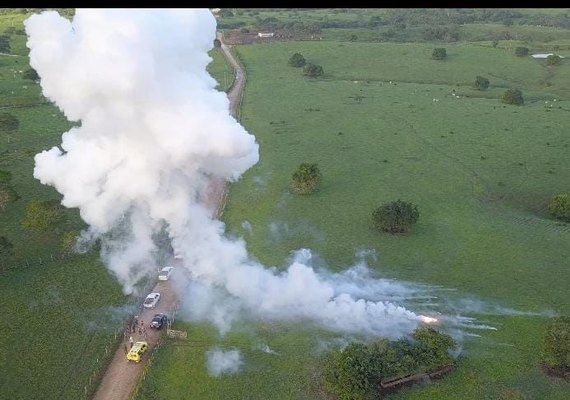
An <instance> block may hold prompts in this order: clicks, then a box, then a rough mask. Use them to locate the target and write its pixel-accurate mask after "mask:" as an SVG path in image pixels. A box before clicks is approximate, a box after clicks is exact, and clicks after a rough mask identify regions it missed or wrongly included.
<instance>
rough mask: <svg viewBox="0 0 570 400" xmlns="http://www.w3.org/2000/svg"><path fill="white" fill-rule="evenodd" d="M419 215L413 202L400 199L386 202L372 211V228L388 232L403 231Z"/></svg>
mask: <svg viewBox="0 0 570 400" xmlns="http://www.w3.org/2000/svg"><path fill="white" fill-rule="evenodd" d="M419 217H420V213H419V211H418V208H417V206H416V205H414V204H413V203H409V202H406V201H402V200H400V199H398V200H396V201H392V202H390V203H386V204H383V205H381V206H380V207H378V208H376V209H375V210H374V211H373V212H372V222H373V225H374V228H376V229H378V230H381V231H384V232H388V233H405V232H407V231H408V230H409V229H410V227H411V226H412V225H413V224H415V223H416V222H417V221H418V219H419Z"/></svg>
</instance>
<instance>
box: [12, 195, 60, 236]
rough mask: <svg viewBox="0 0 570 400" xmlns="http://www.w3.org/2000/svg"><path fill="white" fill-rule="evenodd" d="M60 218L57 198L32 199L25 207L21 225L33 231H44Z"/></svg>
mask: <svg viewBox="0 0 570 400" xmlns="http://www.w3.org/2000/svg"><path fill="white" fill-rule="evenodd" d="M62 218H63V213H62V207H61V205H60V204H59V202H58V201H57V200H47V201H39V200H32V201H30V202H29V203H28V205H27V207H26V214H25V215H24V219H23V220H22V226H23V227H24V228H26V229H29V230H31V231H34V232H45V231H47V230H48V229H50V228H53V226H54V225H55V224H57V223H58V222H60V221H61V219H62Z"/></svg>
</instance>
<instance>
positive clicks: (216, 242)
mask: <svg viewBox="0 0 570 400" xmlns="http://www.w3.org/2000/svg"><path fill="white" fill-rule="evenodd" d="M25 27H26V32H27V34H28V36H29V39H28V42H27V45H28V47H29V48H30V63H31V65H32V67H33V68H34V69H35V70H36V71H37V72H38V74H39V75H40V77H41V86H42V90H43V93H44V95H45V96H46V97H47V98H49V99H50V100H52V101H53V102H54V103H55V104H56V105H57V106H58V107H59V108H60V109H61V110H62V111H63V113H64V114H65V116H66V117H67V118H68V119H69V120H70V121H74V122H76V123H77V124H76V126H75V127H73V128H72V129H70V130H69V131H68V132H65V133H64V134H63V136H62V143H61V145H60V146H59V147H57V146H56V147H53V148H51V149H49V150H46V151H43V152H41V153H39V154H37V155H36V156H35V169H34V177H35V178H37V179H39V180H40V182H41V183H42V184H45V185H51V186H53V187H54V188H55V189H56V190H58V191H59V192H60V193H61V194H62V195H63V199H62V204H63V205H64V206H66V207H77V208H79V211H80V215H81V217H82V218H83V220H84V221H85V222H86V223H87V224H88V225H89V228H88V230H87V231H86V232H84V234H83V238H84V239H86V240H91V241H93V240H97V239H99V240H101V243H102V257H103V260H104V261H105V263H106V265H107V266H108V268H109V269H110V270H111V271H112V272H113V273H114V274H115V276H116V277H117V279H118V280H119V281H120V282H121V284H122V285H123V287H124V291H125V293H131V292H132V291H133V290H134V285H135V284H136V282H137V281H139V280H140V278H141V277H143V276H145V275H147V274H150V273H154V272H155V270H156V267H155V265H156V261H155V260H154V257H155V252H156V251H157V244H156V243H155V241H154V240H153V235H155V234H156V233H157V232H159V231H161V230H163V229H165V230H166V232H168V235H169V238H170V240H171V242H172V247H173V249H174V250H175V252H176V253H177V254H179V255H181V256H182V263H183V264H184V267H185V268H186V269H188V270H189V271H190V272H191V274H192V277H193V279H192V282H191V283H190V286H188V287H186V288H185V289H184V293H183V295H184V297H185V304H186V305H187V306H188V310H189V311H188V312H189V313H190V314H192V315H191V316H193V317H195V318H200V319H206V320H209V321H212V322H213V323H215V324H216V325H217V326H218V328H219V329H220V331H222V332H225V331H227V329H229V328H230V326H231V323H232V321H233V319H234V318H238V316H248V317H257V318H263V319H276V320H290V321H312V322H314V323H316V324H317V325H319V326H322V327H325V328H328V329H332V330H336V331H342V332H350V333H363V334H369V335H380V336H385V337H390V338H397V337H400V336H402V335H405V334H407V333H409V332H410V331H411V330H413V329H414V328H415V327H416V326H417V325H418V323H420V321H421V317H422V316H421V315H417V314H415V313H414V312H412V311H410V310H408V309H407V308H404V307H403V306H401V305H398V304H401V303H400V300H406V299H414V298H417V295H418V292H417V291H416V290H415V288H414V287H412V286H406V285H404V284H400V283H397V282H389V281H380V280H374V278H373V277H371V276H370V275H369V271H368V270H367V269H366V267H365V266H364V265H361V266H359V267H358V268H355V269H351V270H349V271H346V272H345V273H342V274H331V273H328V272H326V271H318V272H317V270H316V269H315V268H313V267H312V266H311V265H310V264H311V258H312V255H311V253H310V251H308V250H303V251H299V252H297V253H296V255H295V257H294V259H293V260H292V263H291V264H290V265H289V266H288V268H286V269H285V270H283V271H278V270H276V269H274V268H271V269H269V268H266V267H264V266H263V265H261V264H259V263H257V262H256V261H254V260H252V259H251V257H249V256H248V254H247V250H246V245H245V242H244V240H243V239H240V238H238V239H232V238H229V237H227V236H226V235H225V233H224V232H225V226H224V224H223V223H222V222H220V221H218V220H216V219H215V218H213V217H212V212H211V211H210V209H208V208H207V207H206V205H205V204H204V196H205V193H207V189H208V184H209V182H211V181H212V180H224V181H235V180H237V179H239V178H240V176H241V175H242V174H243V173H244V172H245V171H246V170H248V169H249V168H250V167H252V166H253V165H254V164H256V163H257V161H258V159H259V149H258V144H257V143H256V141H255V137H254V136H253V135H251V134H249V133H248V132H247V131H246V130H245V129H244V128H243V127H242V126H241V125H240V124H239V123H238V122H237V121H236V120H235V119H234V118H233V117H232V116H231V115H230V113H229V101H228V98H227V96H226V94H225V93H222V92H218V91H217V90H215V86H216V82H215V80H214V79H213V78H212V77H211V76H210V75H209V74H208V73H207V71H206V66H207V65H208V63H209V62H210V61H211V58H210V57H209V56H208V51H209V50H211V49H212V47H213V41H214V38H215V33H216V21H215V18H214V17H213V16H212V14H211V13H210V12H209V11H208V10H198V9H185V10H158V9H154V10H137V9H131V10H119V9H116V10H104V9H95V10H87V9H80V10H77V11H76V14H75V17H74V18H73V21H69V20H67V19H65V18H63V17H61V16H60V15H59V14H57V13H56V12H55V11H46V12H43V13H41V14H38V15H33V16H31V17H30V18H29V19H27V20H26V21H25ZM394 300H397V301H398V303H396V302H394ZM217 354H219V353H213V355H212V357H213V359H214V360H217V361H215V362H214V364H216V363H218V362H219V361H220V360H224V357H225V356H224V357H221V356H218V355H217ZM231 354H232V355H231V357H230V359H231V360H233V361H232V362H233V363H234V364H235V363H236V362H237V361H236V360H235V355H233V353H231ZM216 357H217V358H216ZM220 357H221V358H220ZM222 364H223V363H222ZM234 364H232V365H234ZM216 365H217V364H216ZM224 365H225V364H224ZM224 368H225V367H224ZM216 371H217V370H216Z"/></svg>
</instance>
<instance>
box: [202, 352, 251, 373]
mask: <svg viewBox="0 0 570 400" xmlns="http://www.w3.org/2000/svg"><path fill="white" fill-rule="evenodd" d="M242 364H243V360H242V359H241V354H240V352H239V351H238V350H228V351H223V350H222V349H220V348H218V347H214V348H212V349H210V350H208V351H207V352H206V367H207V369H208V374H210V375H211V376H214V377H218V376H220V375H222V374H235V373H236V372H238V370H239V367H240V366H241V365H242Z"/></svg>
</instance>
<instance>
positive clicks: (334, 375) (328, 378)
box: [323, 327, 457, 400]
mask: <svg viewBox="0 0 570 400" xmlns="http://www.w3.org/2000/svg"><path fill="white" fill-rule="evenodd" d="M456 346H457V343H456V342H455V341H454V340H453V339H452V338H451V337H450V336H449V335H446V334H444V333H441V332H438V331H437V330H435V329H433V328H430V327H421V328H417V329H416V330H415V331H414V332H413V334H412V337H411V340H408V339H400V340H397V341H394V342H390V341H388V340H386V339H382V340H378V341H375V342H373V343H371V344H364V343H359V342H353V343H350V344H349V345H348V346H346V347H345V348H343V349H336V350H333V351H331V352H330V353H329V354H328V355H327V357H326V358H325V361H324V363H323V379H324V382H325V386H326V387H327V388H328V389H329V390H330V391H331V392H333V393H334V394H335V395H337V396H338V398H339V399H342V400H364V399H372V398H376V397H377V396H375V395H376V393H377V392H378V384H379V383H380V381H381V380H382V379H385V378H392V377H394V376H398V375H407V374H412V373H417V372H423V371H426V370H429V369H432V368H436V367H441V366H443V365H447V364H450V363H452V362H453V357H452V356H451V354H450V351H452V350H453V349H454V348H455V347H456Z"/></svg>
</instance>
